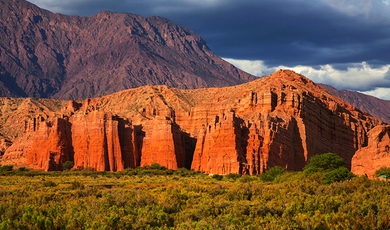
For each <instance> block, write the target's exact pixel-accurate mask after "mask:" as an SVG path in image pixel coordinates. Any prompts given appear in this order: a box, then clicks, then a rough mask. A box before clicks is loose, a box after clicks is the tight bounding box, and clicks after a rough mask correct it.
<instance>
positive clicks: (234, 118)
mask: <svg viewBox="0 0 390 230" xmlns="http://www.w3.org/2000/svg"><path fill="white" fill-rule="evenodd" d="M33 102H34V101H33V100H31V101H30V103H33ZM5 104H6V103H5ZM61 104H62V105H63V109H57V110H56V111H53V113H52V114H50V113H47V114H46V116H47V117H48V118H47V121H52V120H50V119H52V117H62V116H63V117H64V119H65V117H68V118H67V122H69V126H70V133H71V141H69V140H68V139H69V138H68V137H67V136H66V135H62V136H61V135H60V134H61V133H60V130H62V128H59V127H56V124H58V122H53V121H52V122H51V123H48V122H46V124H52V126H51V127H48V128H46V129H44V131H40V129H37V130H36V131H35V132H34V133H33V135H35V136H36V138H33V142H34V144H32V146H46V145H48V144H46V143H52V144H51V145H50V146H53V147H50V148H46V149H45V151H43V153H44V154H43V153H42V156H37V157H35V158H34V157H33V158H31V159H35V160H33V161H34V163H35V164H37V165H38V164H39V165H40V166H41V167H42V168H44V169H46V168H45V165H47V162H48V161H49V160H50V156H49V155H50V154H48V152H50V151H51V152H56V153H57V152H58V154H57V155H58V156H63V155H64V154H62V152H61V151H59V150H57V149H58V148H59V146H66V145H65V144H58V143H67V144H68V145H67V146H69V148H63V149H71V151H70V152H69V156H68V157H67V158H66V157H62V158H61V157H59V158H55V157H54V159H55V160H54V161H51V162H55V163H56V164H57V165H59V164H60V161H62V162H63V160H57V159H73V160H74V163H75V168H86V167H89V168H93V169H95V170H112V171H117V170H122V169H124V168H127V167H137V166H145V165H150V164H153V163H159V164H161V165H163V166H166V167H167V168H171V169H177V168H180V167H187V168H192V169H194V170H198V171H203V172H206V173H217V174H228V173H242V174H258V173H262V172H264V171H265V170H267V169H268V168H270V167H273V166H276V165H279V166H282V167H284V168H286V169H289V170H300V169H302V167H303V166H304V165H305V163H306V161H307V160H308V159H309V158H310V157H311V156H313V155H316V154H321V153H325V152H333V153H336V154H338V155H339V156H341V157H343V158H344V159H345V161H346V162H347V165H348V166H349V167H350V166H351V159H352V157H353V155H354V154H355V151H356V150H358V149H361V148H362V147H364V146H366V145H367V132H368V131H369V130H370V129H372V128H373V127H374V126H376V125H378V124H381V121H380V120H378V119H376V118H374V117H372V116H370V115H369V114H366V113H364V112H362V111H360V110H358V109H356V108H355V107H353V106H351V105H350V104H348V103H346V102H344V101H342V100H341V99H339V98H337V97H334V96H332V95H331V94H329V93H327V92H326V91H324V90H323V89H322V88H321V87H319V86H317V85H316V84H314V83H313V82H311V81H310V80H309V79H307V78H305V77H304V76H302V75H299V74H296V73H294V72H292V71H287V70H281V71H278V72H276V73H274V74H272V75H270V76H268V77H264V78H261V79H258V80H256V81H253V82H250V83H246V84H243V85H238V86H234V87H226V88H209V89H197V90H179V89H171V88H168V87H166V86H146V87H142V88H139V89H133V90H127V91H122V92H119V93H115V94H112V95H109V96H105V97H101V98H93V99H86V100H85V101H84V102H83V103H79V102H72V101H71V102H63V103H61ZM52 108H54V107H52ZM29 124H35V126H34V125H33V126H34V127H35V128H36V124H37V123H34V122H30V123H29ZM6 125H7V127H8V125H9V123H6ZM30 126H31V125H30ZM39 128H40V127H39ZM45 130H46V131H45ZM49 131H50V132H49ZM40 132H45V133H44V134H41V133H40ZM28 133H29V132H28ZM52 133H54V134H52ZM68 133H69V132H68ZM29 135H31V133H29ZM50 135H52V136H50ZM20 136H23V135H21V134H20ZM65 137H66V138H68V139H67V140H65ZM11 141H12V140H11ZM17 143H18V138H16V139H15V143H14V145H15V146H17V145H18V144H17ZM14 145H12V146H11V147H10V148H9V149H12V148H16V147H14ZM34 148H35V147H34ZM34 148H33V149H34ZM7 152H8V149H7V151H6V152H5V154H4V156H5V157H8V155H9V154H8V153H7ZM30 152H31V151H30ZM36 152H38V151H36ZM11 155H12V154H11ZM57 155H56V156H57ZM48 157H49V158H48ZM3 158H4V157H3ZM29 159H30V158H29ZM40 159H42V160H40ZM45 159H46V161H45ZM40 162H43V163H40ZM45 162H46V163H45ZM54 168H55V167H53V169H54ZM50 169H51V168H50Z"/></svg>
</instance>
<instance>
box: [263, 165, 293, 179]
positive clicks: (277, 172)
mask: <svg viewBox="0 0 390 230" xmlns="http://www.w3.org/2000/svg"><path fill="white" fill-rule="evenodd" d="M285 173H286V169H284V168H282V167H280V166H275V167H272V168H270V169H268V170H267V171H265V173H262V174H260V176H259V177H260V179H261V180H262V181H264V182H271V181H274V180H275V179H276V178H278V177H280V176H282V175H283V174H285Z"/></svg>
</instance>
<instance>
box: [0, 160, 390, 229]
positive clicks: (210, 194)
mask: <svg viewBox="0 0 390 230" xmlns="http://www.w3.org/2000/svg"><path fill="white" fill-rule="evenodd" d="M323 177H324V174H323V173H313V174H310V175H307V174H305V173H303V172H285V173H283V174H279V175H278V176H275V177H272V178H269V177H268V178H267V177H257V176H240V175H235V174H230V175H227V176H223V177H222V176H220V175H214V176H209V175H205V174H202V173H194V172H192V171H189V170H186V169H180V170H177V171H172V170H164V169H158V168H153V169H151V168H143V169H132V170H125V171H122V172H117V173H112V172H91V171H66V172H37V171H26V170H12V171H11V170H8V171H3V172H1V173H0V229H390V211H389V207H390V196H389V194H390V187H389V184H388V182H386V181H380V180H369V179H367V178H365V177H354V178H352V179H350V180H345V181H341V182H333V183H330V184H329V183H327V184H324V183H323Z"/></svg>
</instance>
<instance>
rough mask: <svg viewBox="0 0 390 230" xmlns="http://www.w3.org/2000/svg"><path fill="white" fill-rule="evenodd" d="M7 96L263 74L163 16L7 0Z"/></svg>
mask: <svg viewBox="0 0 390 230" xmlns="http://www.w3.org/2000/svg"><path fill="white" fill-rule="evenodd" d="M0 37H1V39H0V76H1V77H0V96H3V97H4V96H9V97H20V96H21V97H37V98H63V99H84V98H87V97H96V96H101V95H106V94H110V93H113V92H117V91H120V90H124V89H128V88H134V87H138V86H142V85H147V84H153V85H167V86H172V87H176V88H204V87H221V86H229V85H236V84H240V83H243V82H247V81H250V80H254V79H255V77H254V76H252V75H250V74H247V73H245V72H243V71H241V70H239V69H237V68H235V67H234V66H233V65H231V64H229V63H227V62H225V61H224V60H222V59H221V58H219V57H217V56H216V55H215V54H214V53H212V52H211V51H210V49H209V48H208V47H207V45H206V43H205V41H203V40H202V39H201V38H200V37H199V36H198V35H196V34H195V33H194V32H192V31H190V30H188V29H186V28H184V27H180V26H178V25H175V24H174V23H173V22H171V21H169V20H167V19H165V18H161V17H149V18H144V17H141V16H138V15H132V14H125V13H111V12H107V11H104V12H100V13H99V14H97V15H94V16H91V17H78V16H66V15H62V14H54V13H51V12H49V11H46V10H43V9H40V8H38V7H37V6H35V5H33V4H31V3H29V2H27V1H24V0H0Z"/></svg>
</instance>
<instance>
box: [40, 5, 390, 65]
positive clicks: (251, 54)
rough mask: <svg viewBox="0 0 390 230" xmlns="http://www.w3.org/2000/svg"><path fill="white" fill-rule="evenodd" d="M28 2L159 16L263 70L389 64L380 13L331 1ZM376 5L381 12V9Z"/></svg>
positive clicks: (75, 10) (66, 9) (73, 10)
mask: <svg viewBox="0 0 390 230" xmlns="http://www.w3.org/2000/svg"><path fill="white" fill-rule="evenodd" d="M366 1H367V2H369V0H366ZM377 1H378V2H380V1H379V0H377ZM32 2H34V3H36V4H38V5H40V6H42V7H44V8H49V9H52V10H54V11H59V12H62V13H66V14H78V15H85V16H88V15H92V14H96V13H98V12H99V11H101V10H110V11H115V12H129V13H134V14H139V15H142V16H152V15H159V16H163V17H166V18H169V19H171V20H172V21H174V22H175V23H177V24H179V25H182V26H185V27H187V28H189V29H191V30H193V31H195V32H196V33H198V34H200V35H201V36H202V38H203V39H204V40H206V42H207V44H208V46H209V47H210V48H211V49H212V50H213V51H214V52H215V53H216V54H217V55H219V56H222V57H228V58H234V59H247V60H263V61H264V62H265V63H266V64H268V65H289V66H292V65H298V64H300V65H320V64H335V63H354V62H362V61H367V62H368V63H373V64H385V63H390V55H387V54H388V53H389V51H390V40H389V39H387V38H389V37H390V30H389V29H388V28H389V25H390V21H386V20H388V19H389V18H388V17H387V18H386V17H383V18H381V17H382V15H383V13H381V14H379V16H378V15H377V16H373V15H369V14H375V13H376V12H368V13H366V14H364V13H365V12H364V11H363V10H364V9H363V10H361V11H362V12H361V13H359V12H355V13H354V12H351V13H349V12H342V11H340V10H338V9H337V8H335V7H334V6H333V5H332V2H333V1H320V0H313V1H302V0H289V1H286V0H260V1H259V0H256V1H255V0H243V1H236V0H223V1H222V0H214V1H201V0H200V1H189V0H167V1H162V0H142V1H140V0H127V1H126V0H121V1H115V2H113V1H107V0H97V1H96V0H84V1H80V0H78V1H50V0H35V1H32ZM341 2H342V1H341ZM344 2H347V1H344ZM350 2H351V1H350ZM352 2H353V1H352ZM376 4H377V3H376ZM380 4H381V5H383V7H384V8H385V7H386V5H385V4H383V3H381V2H380ZM364 6H365V5H364V4H363V5H362V6H359V5H358V6H357V7H364ZM340 7H343V6H342V5H341V6H340ZM344 7H349V5H345V6H344ZM372 8H373V7H372V6H371V10H375V9H372ZM388 11H389V10H388ZM389 13H390V11H389ZM351 14H352V15H351ZM353 14H355V15H353ZM376 14H378V13H376ZM378 17H379V18H378Z"/></svg>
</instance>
